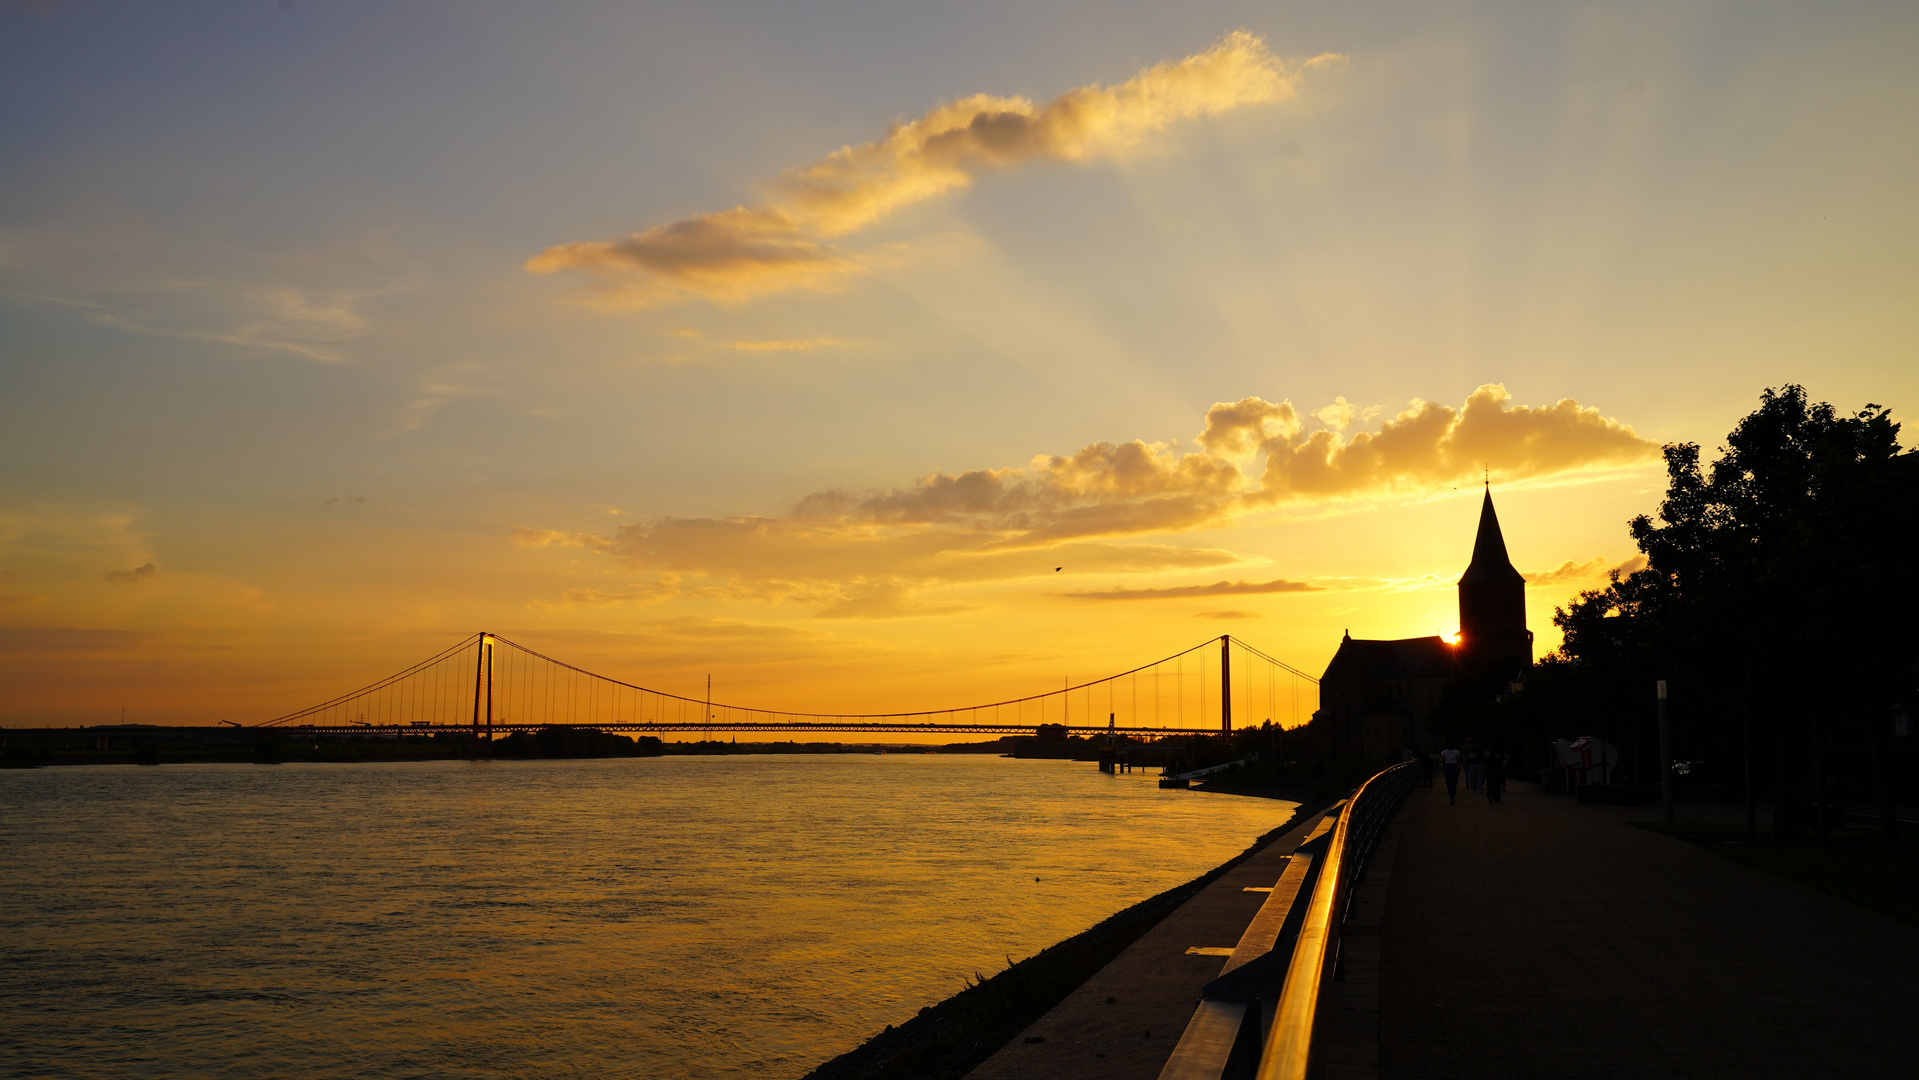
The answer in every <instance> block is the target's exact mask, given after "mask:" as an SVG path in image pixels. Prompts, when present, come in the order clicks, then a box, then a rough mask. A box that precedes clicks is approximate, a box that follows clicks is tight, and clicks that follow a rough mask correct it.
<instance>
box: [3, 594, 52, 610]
mask: <svg viewBox="0 0 1919 1080" xmlns="http://www.w3.org/2000/svg"><path fill="white" fill-rule="evenodd" d="M46 599H47V598H46V597H44V596H36V595H34V594H33V593H0V611H5V610H6V609H8V608H17V607H29V606H31V605H33V604H42V603H45V602H46Z"/></svg>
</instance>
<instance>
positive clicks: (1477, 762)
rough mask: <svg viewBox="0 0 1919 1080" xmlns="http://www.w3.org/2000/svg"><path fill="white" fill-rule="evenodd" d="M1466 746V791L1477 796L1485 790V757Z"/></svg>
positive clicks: (1470, 746) (1468, 744)
mask: <svg viewBox="0 0 1919 1080" xmlns="http://www.w3.org/2000/svg"><path fill="white" fill-rule="evenodd" d="M1466 745H1467V747H1468V749H1467V751H1466V790H1467V791H1470V792H1472V793H1473V794H1475V795H1478V794H1480V793H1482V792H1484V791H1485V790H1486V755H1485V754H1483V753H1481V752H1480V751H1479V750H1478V749H1477V748H1474V747H1473V746H1472V744H1471V743H1467V744H1466Z"/></svg>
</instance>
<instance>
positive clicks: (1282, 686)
mask: <svg viewBox="0 0 1919 1080" xmlns="http://www.w3.org/2000/svg"><path fill="white" fill-rule="evenodd" d="M1318 699H1319V680H1317V679H1315V678H1313V677H1312V676H1310V675H1308V674H1306V673H1305V672H1303V671H1300V670H1299V669H1298V668H1295V667H1293V666H1291V665H1290V664H1287V663H1285V662H1284V661H1281V660H1278V659H1275V658H1274V657H1272V656H1270V655H1268V654H1266V653H1265V652H1262V651H1261V650H1259V649H1256V648H1254V647H1253V646H1251V645H1248V644H1247V643H1245V642H1244V641H1241V640H1239V639H1237V638H1235V637H1233V636H1232V635H1230V634H1222V635H1220V636H1219V637H1217V638H1209V639H1207V640H1205V641H1202V642H1200V643H1199V644H1197V645H1194V646H1192V647H1191V648H1188V649H1184V650H1181V651H1180V652H1177V653H1174V654H1173V655H1171V656H1167V657H1163V658H1161V659H1159V660H1155V661H1153V662H1152V663H1149V664H1142V665H1141V666H1139V667H1136V668H1133V669H1131V670H1128V671H1122V672H1119V673H1118V674H1115V675H1108V676H1105V677H1104V678H1099V679H1094V680H1092V681H1090V682H1083V683H1079V684H1078V685H1068V686H1062V687H1061V688H1060V689H1058V690H1050V691H1046V692H1044V693H1038V694H1031V695H1028V696H1026V697H1019V698H1009V699H1007V700H1004V701H992V702H985V703H981V704H976V705H961V706H956V707H950V708H940V709H924V710H916V711H911V712H892V713H822V712H795V711H789V710H780V709H768V708H763V707H760V706H752V705H740V704H731V703H726V702H717V701H713V700H711V696H710V693H709V696H708V697H707V698H704V699H702V698H695V697H689V696H686V695H683V694H674V693H668V692H666V691H663V690H655V689H651V688H648V687H644V686H639V685H636V684H634V683H630V682H625V681H623V680H620V679H615V678H611V677H609V676H606V675H601V674H598V673H595V672H592V671H588V670H586V669H584V668H580V667H575V666H574V665H572V664H569V663H566V662H565V661H562V660H556V659H554V658H553V657H551V656H548V655H546V654H545V653H541V652H538V651H536V650H534V649H530V648H528V647H527V646H525V645H522V644H520V643H518V642H516V641H511V640H509V639H507V638H504V637H501V636H500V635H498V634H493V633H485V632H482V633H476V634H473V635H470V636H468V637H466V638H464V639H462V640H461V641H460V642H458V643H457V644H455V645H453V646H452V647H450V648H448V649H446V650H445V651H443V652H440V653H438V654H436V655H434V656H431V657H428V658H427V659H425V660H422V661H420V662H419V663H417V664H414V665H413V666H411V667H409V668H406V669H405V670H403V671H399V672H397V673H395V674H393V675H389V676H387V677H386V678H384V679H380V680H378V681H377V682H373V683H369V684H368V685H366V686H362V687H360V688H359V689H357V690H354V691H351V692H349V693H346V694H342V695H340V696H339V697H336V698H333V699H331V700H328V701H324V702H321V703H320V704H318V705H313V706H310V707H308V708H305V709H300V710H298V711H296V712H290V713H287V714H286V715H284V716H279V717H275V718H274V719H272V720H268V721H266V722H264V723H262V724H258V725H255V726H256V727H260V728H278V729H282V730H286V731H289V732H292V731H298V732H302V733H310V734H315V735H420V734H442V733H448V732H466V731H470V732H471V734H472V736H473V738H474V739H476V740H487V739H491V738H492V737H493V736H494V735H496V734H511V733H513V732H516V731H537V730H539V729H541V728H547V727H555V726H572V727H582V728H593V729H596V730H599V731H608V732H630V733H647V734H656V735H657V734H669V733H687V732H865V733H869V734H898V733H918V734H950V735H982V734H984V735H1019V734H1025V735H1033V734H1037V733H1039V731H1040V729H1041V728H1042V727H1047V728H1053V729H1063V733H1095V732H1105V733H1108V734H1116V735H1136V736H1146V737H1160V736H1168V735H1214V734H1220V733H1222V732H1223V733H1226V734H1230V733H1231V732H1232V731H1233V728H1234V722H1235V719H1237V720H1238V722H1239V724H1240V725H1241V726H1248V725H1250V726H1255V727H1256V726H1259V725H1260V724H1262V723H1264V722H1267V721H1272V722H1274V723H1278V724H1280V726H1282V727H1295V726H1297V725H1298V724H1299V723H1300V722H1302V720H1303V719H1304V718H1305V717H1308V716H1310V715H1311V714H1312V711H1313V709H1315V708H1317V707H1318V704H1319V700H1318Z"/></svg>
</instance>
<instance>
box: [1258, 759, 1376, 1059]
mask: <svg viewBox="0 0 1919 1080" xmlns="http://www.w3.org/2000/svg"><path fill="white" fill-rule="evenodd" d="M1412 765H1413V763H1412V762H1401V763H1399V764H1398V765H1394V766H1392V767H1391V768H1388V769H1385V770H1383V771H1381V772H1380V773H1378V774H1377V775H1375V776H1374V777H1373V778H1372V779H1370V780H1368V781H1366V782H1365V783H1364V784H1362V785H1360V788H1359V790H1358V791H1356V792H1354V793H1353V797H1352V799H1351V801H1350V802H1348V803H1347V806H1346V812H1345V813H1343V814H1341V815H1340V816H1339V824H1338V825H1335V826H1334V827H1333V835H1332V840H1331V841H1330V842H1329V843H1328V845H1327V847H1326V854H1325V856H1324V857H1323V859H1322V860H1321V865H1322V867H1323V869H1322V870H1321V871H1320V874H1319V880H1318V882H1316V883H1315V884H1314V886H1313V895H1312V899H1311V900H1310V901H1309V902H1308V903H1309V906H1308V907H1307V909H1306V912H1305V918H1304V920H1303V921H1302V922H1301V924H1300V928H1299V937H1298V938H1297V939H1296V941H1295V944H1294V945H1293V955H1292V962H1291V963H1290V964H1289V965H1288V966H1287V968H1286V984H1285V988H1284V989H1283V990H1281V991H1280V995H1279V1002H1278V1006H1277V1008H1276V1009H1275V1010H1274V1013H1273V1021H1272V1025H1273V1026H1272V1031H1271V1033H1270V1034H1269V1035H1268V1037H1267V1039H1266V1041H1265V1048H1264V1050H1263V1051H1262V1052H1261V1054H1260V1058H1259V1071H1258V1072H1257V1074H1256V1075H1257V1077H1258V1080H1306V1076H1307V1067H1308V1066H1309V1065H1310V1064H1311V1063H1312V1053H1313V1032H1314V1029H1315V1026H1316V1021H1317V1019H1318V1014H1319V998H1320V994H1321V992H1322V990H1323V989H1324V988H1325V985H1326V982H1327V980H1328V979H1329V977H1330V976H1331V975H1332V971H1331V963H1332V957H1333V947H1334V946H1335V945H1336V944H1337V943H1338V940H1339V924H1340V921H1341V920H1342V919H1343V918H1344V915H1345V907H1346V904H1345V899H1346V897H1347V895H1348V892H1349V886H1350V884H1351V882H1352V879H1353V877H1354V876H1355V874H1356V873H1357V872H1358V871H1359V870H1360V869H1361V868H1362V867H1363V866H1364V861H1365V858H1366V854H1367V852H1368V850H1369V849H1370V848H1371V847H1372V841H1373V838H1374V837H1375V836H1376V835H1377V834H1378V831H1379V828H1380V827H1382V826H1383V825H1384V824H1385V820H1386V818H1387V817H1389V816H1391V814H1392V811H1393V809H1394V808H1395V807H1397V806H1398V805H1399V800H1400V799H1401V798H1403V797H1404V796H1405V794H1406V791H1407V790H1408V788H1409V786H1410V784H1409V781H1410V780H1411V778H1412V771H1411V770H1412ZM1354 830H1358V831H1357V832H1355V831H1354Z"/></svg>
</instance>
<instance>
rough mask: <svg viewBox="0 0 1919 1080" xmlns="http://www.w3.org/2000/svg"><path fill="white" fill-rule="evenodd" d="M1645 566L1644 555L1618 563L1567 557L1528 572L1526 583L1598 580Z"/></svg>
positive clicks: (1555, 583) (1571, 582) (1548, 583)
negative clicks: (1549, 565) (1542, 568)
mask: <svg viewBox="0 0 1919 1080" xmlns="http://www.w3.org/2000/svg"><path fill="white" fill-rule="evenodd" d="M1645 568H1646V557H1645V556H1644V555H1634V556H1633V557H1632V558H1630V559H1627V560H1626V561H1625V562H1622V563H1617V564H1615V563H1613V562H1612V561H1611V560H1610V559H1606V558H1596V559H1587V560H1586V561H1585V562H1574V561H1573V560H1571V559H1567V560H1566V561H1565V562H1563V563H1560V564H1559V565H1558V566H1557V567H1554V568H1553V569H1551V570H1545V571H1541V572H1539V573H1536V574H1527V575H1525V578H1526V584H1528V585H1533V586H1540V585H1571V584H1576V583H1579V582H1585V581H1598V580H1600V579H1602V578H1605V577H1607V576H1608V575H1610V574H1619V575H1620V576H1622V577H1623V576H1625V575H1627V574H1630V573H1632V572H1633V571H1635V570H1644V569H1645Z"/></svg>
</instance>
